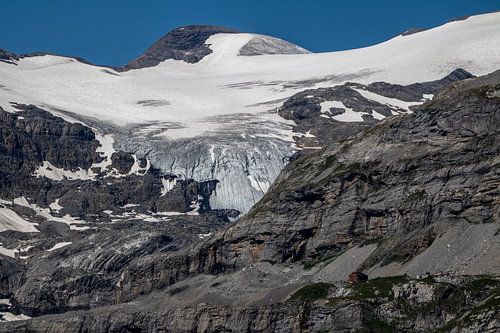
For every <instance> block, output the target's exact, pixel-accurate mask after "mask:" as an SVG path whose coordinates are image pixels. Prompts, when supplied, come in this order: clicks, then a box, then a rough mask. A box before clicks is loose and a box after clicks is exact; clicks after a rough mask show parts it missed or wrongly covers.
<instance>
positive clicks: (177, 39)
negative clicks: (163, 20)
mask: <svg viewBox="0 0 500 333" xmlns="http://www.w3.org/2000/svg"><path fill="white" fill-rule="evenodd" d="M236 32H238V31H237V30H233V29H228V28H224V27H214V26H208V25H190V26H186V27H182V28H177V29H175V30H172V31H171V32H169V33H168V34H167V35H165V36H164V37H162V38H160V39H159V40H158V41H157V42H156V43H154V44H153V45H151V47H150V48H149V49H148V50H147V51H146V52H145V53H144V54H143V55H141V56H140V57H138V58H137V59H135V60H133V61H131V62H130V63H128V64H127V65H125V67H124V70H130V69H138V68H144V67H152V66H156V65H158V64H159V63H160V62H162V61H165V60H167V59H174V60H183V61H185V62H188V63H196V62H198V61H200V60H201V59H203V57H205V56H206V55H208V54H210V53H212V50H210V48H209V47H207V46H206V45H205V41H206V40H207V39H208V37H210V36H212V35H214V34H219V33H236Z"/></svg>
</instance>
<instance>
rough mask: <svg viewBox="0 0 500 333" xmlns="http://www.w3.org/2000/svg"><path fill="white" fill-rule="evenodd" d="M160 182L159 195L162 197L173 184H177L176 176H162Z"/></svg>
mask: <svg viewBox="0 0 500 333" xmlns="http://www.w3.org/2000/svg"><path fill="white" fill-rule="evenodd" d="M161 184H162V188H161V195H160V196H162V197H163V196H164V195H165V194H167V193H168V192H170V191H171V190H172V189H173V188H174V186H175V184H177V178H162V179H161Z"/></svg>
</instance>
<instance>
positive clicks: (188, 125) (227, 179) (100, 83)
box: [0, 13, 500, 211]
mask: <svg viewBox="0 0 500 333" xmlns="http://www.w3.org/2000/svg"><path fill="white" fill-rule="evenodd" d="M269 40H271V39H269ZM269 43H270V42H269V41H266V39H265V36H260V35H254V34H246V33H240V34H216V35H213V36H211V37H210V38H209V39H208V40H207V41H206V44H207V45H209V47H210V48H211V49H212V50H213V53H211V54H210V55H208V56H206V57H205V58H203V59H202V60H201V61H200V62H198V63H195V64H189V63H185V62H183V61H176V60H167V61H164V62H163V63H160V64H159V65H157V66H155V67H150V68H143V69H136V70H130V71H127V72H117V71H115V70H113V69H111V68H105V67H99V66H92V65H88V64H84V63H81V62H78V61H77V60H75V59H72V58H65V57H60V56H52V55H45V56H36V57H27V58H23V59H21V60H19V61H17V62H16V65H12V64H8V63H3V62H0V106H1V107H3V108H4V109H5V110H7V111H12V112H15V111H16V109H15V108H14V107H13V106H12V105H11V102H14V103H22V104H35V105H38V106H40V107H42V108H44V109H47V110H48V111H51V112H52V113H54V114H56V115H59V116H62V117H63V118H65V119H66V120H69V121H73V122H74V121H78V122H83V123H86V124H91V125H92V127H95V128H97V129H100V130H103V129H106V133H103V134H108V135H109V134H111V135H113V138H114V140H115V142H114V145H115V147H114V148H117V149H120V148H121V149H127V151H134V152H136V153H137V155H138V156H139V157H143V156H144V154H146V152H147V153H148V154H150V155H148V159H149V160H150V161H151V163H152V166H154V167H157V168H160V169H161V170H162V171H163V172H164V173H165V174H173V175H177V176H179V177H192V178H194V179H196V180H206V179H218V180H220V184H219V187H218V189H217V196H216V197H214V198H213V200H212V201H211V204H212V205H213V206H214V208H236V209H239V210H241V211H246V210H247V209H248V208H249V207H250V206H251V205H252V204H253V203H255V201H257V200H258V199H259V198H260V197H261V196H262V194H263V193H264V192H265V191H266V190H267V188H268V187H269V184H271V183H272V182H273V180H274V178H275V177H276V176H277V174H278V173H279V171H280V170H281V168H282V167H283V163H284V162H283V160H284V158H286V156H289V155H291V154H292V153H293V151H294V150H295V149H296V147H294V146H293V140H292V135H293V133H292V125H293V122H290V121H287V120H284V119H282V118H281V117H279V116H278V115H277V113H276V112H275V111H273V110H275V109H276V108H277V107H279V106H280V105H281V104H282V102H283V100H284V99H286V98H287V97H290V96H291V95H293V94H295V93H297V92H299V91H301V90H304V89H308V88H319V87H328V86H333V85H337V84H342V83H345V82H347V81H356V82H359V83H365V84H367V83H371V82H375V81H385V82H390V83H398V84H409V83H414V82H423V81H430V80H436V79H440V78H442V77H444V76H445V75H447V74H449V73H450V72H451V71H453V70H455V69H457V68H463V69H465V70H467V71H469V72H471V73H472V74H475V75H483V74H487V73H490V72H492V71H494V70H497V69H499V68H500V13H492V14H486V15H479V16H473V17H470V18H468V19H466V20H463V21H454V22H450V23H447V24H445V25H443V26H440V27H437V28H434V29H431V30H426V31H423V32H419V33H416V34H412V35H408V36H398V37H395V38H393V39H391V40H388V41H386V42H384V43H381V44H378V45H374V46H371V47H367V48H362V49H355V50H349V51H341V52H330V53H319V54H314V53H307V51H306V50H304V49H301V48H299V47H297V46H290V45H291V44H287V45H286V47H285V46H283V47H284V48H286V50H288V51H286V52H285V49H284V51H283V53H292V51H293V50H294V47H295V48H296V49H295V51H293V52H294V53H299V54H269V55H242V54H246V53H248V54H251V52H250V51H251V50H250V51H248V48H249V46H247V49H246V51H245V49H243V48H244V47H245V46H246V45H252V47H254V48H265V47H266V45H268V46H269V45H270V44H269ZM272 43H277V44H275V45H274V44H273V45H274V46H273V47H276V45H278V46H279V45H281V44H280V42H279V40H274V41H273V42H272ZM269 47H271V46H269ZM242 50H243V51H242ZM273 52H274V51H273ZM359 92H360V93H361V94H362V95H364V96H365V97H367V98H370V99H373V100H375V101H379V102H383V103H388V104H391V105H395V106H401V107H404V108H405V109H407V107H408V103H404V102H401V101H398V100H394V99H389V98H385V97H382V96H378V95H375V94H372V93H369V92H365V91H361V90H360V91H359ZM325 116H328V113H326V114H325ZM379 116H381V117H383V116H382V115H379ZM381 117H379V118H380V119H381ZM333 118H334V119H336V120H339V121H347V122H350V121H362V118H361V114H359V113H356V112H352V111H351V112H350V110H347V109H346V111H345V113H344V114H341V115H337V116H335V117H333ZM131 132H133V133H134V135H130V133H131ZM108 137H109V136H107V137H106V138H108ZM236 138H237V139H236ZM187 141H189V142H191V144H190V145H189V146H186V145H185V142H187ZM109 142H111V147H109V145H108V146H106V151H103V153H104V154H107V153H108V152H112V151H113V149H114V148H113V141H112V139H109V140H107V141H106V143H109ZM176 142H177V144H176ZM102 144H103V147H104V146H105V145H104V142H102ZM151 146H152V147H153V148H154V149H153V150H151ZM277 147H279V148H277ZM174 157H175V158H174ZM248 161H250V164H249V163H248ZM248 165H250V167H247V166H248ZM49 169H52V170H53V171H50V170H49ZM51 172H52V173H51ZM82 172H86V171H83V170H82ZM38 175H40V176H43V175H45V176H50V177H52V178H53V179H62V178H63V177H66V178H71V177H73V176H74V177H91V176H92V175H88V174H87V173H85V175H83V174H82V175H72V174H68V173H65V172H64V170H56V169H54V168H53V167H51V166H49V165H43V166H41V169H40V170H39V173H38Z"/></svg>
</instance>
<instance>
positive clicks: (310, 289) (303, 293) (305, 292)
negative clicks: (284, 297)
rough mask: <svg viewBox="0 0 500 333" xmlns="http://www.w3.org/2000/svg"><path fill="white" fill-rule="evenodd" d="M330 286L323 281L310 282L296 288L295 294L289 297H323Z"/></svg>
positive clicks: (297, 298) (302, 298) (311, 299)
mask: <svg viewBox="0 0 500 333" xmlns="http://www.w3.org/2000/svg"><path fill="white" fill-rule="evenodd" d="M331 287H332V285H331V284H328V283H323V282H320V283H314V284H310V285H307V286H305V287H303V288H301V289H299V290H297V291H296V292H295V294H293V295H292V297H290V300H292V301H295V300H303V301H315V300H318V299H325V298H326V297H327V296H328V291H329V290H330V288H331Z"/></svg>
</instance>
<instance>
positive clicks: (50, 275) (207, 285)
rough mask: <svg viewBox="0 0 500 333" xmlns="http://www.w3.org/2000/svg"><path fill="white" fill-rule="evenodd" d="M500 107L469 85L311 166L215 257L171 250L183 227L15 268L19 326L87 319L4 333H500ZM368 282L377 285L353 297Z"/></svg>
mask: <svg viewBox="0 0 500 333" xmlns="http://www.w3.org/2000/svg"><path fill="white" fill-rule="evenodd" d="M499 91H500V72H495V73H492V74H490V75H488V76H484V77H479V78H475V79H467V80H464V81H461V82H457V83H454V84H452V85H451V86H449V87H448V88H446V89H444V90H443V91H441V92H438V93H437V94H436V95H435V96H434V98H433V99H432V100H431V101H427V102H425V103H424V104H423V105H422V106H418V107H414V108H412V110H413V113H411V114H405V115H400V116H395V117H391V118H388V119H385V120H383V121H382V122H380V123H379V124H376V125H374V126H373V127H372V128H370V129H368V130H365V131H363V132H361V133H360V134H358V135H356V136H355V137H352V138H350V139H348V140H346V141H345V142H344V143H342V144H336V145H332V146H331V147H328V146H327V147H325V148H324V149H322V150H320V151H318V152H315V153H312V154H298V155H297V156H295V158H294V159H293V161H292V162H291V163H290V164H289V165H288V166H287V167H286V168H285V169H284V170H283V172H282V173H281V175H280V176H279V178H278V179H277V181H276V182H275V183H274V184H273V185H272V186H271V188H270V190H269V192H268V193H267V194H266V196H265V197H264V198H263V199H262V200H261V201H260V202H259V203H258V204H257V205H256V206H255V207H254V208H252V210H250V212H249V213H248V214H247V215H245V216H244V217H243V218H241V219H240V220H238V221H237V222H236V223H235V224H233V225H231V226H229V227H226V228H224V229H223V230H222V231H220V232H217V233H215V234H213V235H209V234H207V235H204V234H203V235H202V237H199V238H198V239H200V241H197V242H194V243H193V241H194V238H189V236H187V238H181V239H185V240H186V241H184V242H183V243H179V240H178V239H176V238H175V237H172V236H170V237H169V235H176V234H177V233H179V234H181V232H182V231H181V230H182V229H183V228H185V227H186V224H185V223H183V220H182V219H176V220H174V223H173V224H174V225H176V226H178V227H179V231H176V230H177V229H175V228H171V227H168V228H166V227H165V228H166V229H163V228H159V229H158V228H156V227H154V228H153V229H150V228H149V227H147V226H146V225H145V224H141V223H139V224H137V225H136V227H135V228H137V233H135V231H134V232H130V233H129V229H128V228H129V227H130V226H127V227H126V229H123V230H127V234H128V235H124V234H122V235H120V236H118V237H116V236H115V234H116V230H117V229H116V228H117V227H118V226H119V224H118V225H116V226H115V227H113V228H114V230H115V231H114V232H111V231H109V232H101V233H99V234H92V235H89V236H86V237H85V238H84V239H81V240H76V239H74V241H73V244H71V245H68V246H65V247H64V248H63V249H60V250H56V251H55V252H53V253H52V252H49V253H48V254H47V253H40V254H37V255H35V256H34V257H33V259H31V260H30V262H29V263H30V264H29V265H28V266H27V268H23V266H22V265H18V264H14V265H12V264H9V263H6V264H4V265H3V267H5V268H4V269H8V270H9V271H12V272H16V273H15V274H14V273H13V274H12V276H14V277H16V276H17V277H18V278H14V279H10V280H9V279H6V280H5V279H4V280H2V281H5V282H3V285H2V288H3V289H4V290H5V294H4V295H5V296H7V297H9V298H10V299H11V300H12V301H11V302H12V304H13V310H12V311H21V312H23V313H25V314H28V315H32V316H38V315H42V314H47V313H54V312H56V313H57V312H66V311H68V310H78V309H81V311H77V312H68V313H65V314H63V315H54V316H42V317H40V318H37V319H32V320H30V321H24V322H19V323H10V324H4V325H3V326H0V329H2V330H5V331H19V332H24V331H54V332H60V331H64V330H68V329H71V330H74V331H109V332H119V331H151V332H154V331H162V330H163V331H189V332H191V331H199V332H215V331H228V330H237V331H297V332H301V331H306V332H320V331H324V330H327V331H332V332H345V331H350V330H355V331H356V330H357V331H367V332H380V331H388V332H390V331H403V332H431V331H434V330H436V329H439V330H441V331H452V332H494V331H496V330H498V329H499V325H500V324H499V322H498V319H497V318H498V311H499V307H498V297H499V295H498V288H499V284H498V280H497V278H495V275H496V274H498V273H499V272H500V263H498V260H497V259H498V258H497V254H498V253H499V251H500V233H499V230H500V224H499V221H500V201H499V200H498V198H499V197H500V195H499V186H498V185H499V183H500V173H499V172H498V170H499V169H500V168H499V167H498V166H499V163H500V160H499V156H500V151H499V147H500V136H499V134H500V133H499V131H498V129H499V128H500V126H499V124H500V93H499ZM120 160H123V161H127V158H125V157H123V158H121V159H120ZM123 163H125V162H123ZM188 219H189V217H188ZM221 223H222V224H223V223H224V222H223V220H222V221H221ZM190 225H191V224H190ZM191 226H192V227H194V226H193V225H191ZM131 230H135V229H131ZM190 232H191V233H192V231H190ZM463 233H465V235H464V234H463ZM188 234H189V233H188ZM191 235H192V234H191ZM443 246H444V249H443ZM96 247H97V250H96ZM429 259H432V260H429ZM35 262H36V263H37V264H35ZM355 270H363V271H365V272H368V273H369V276H370V277H371V278H372V279H371V280H370V281H369V282H368V283H366V284H360V285H354V286H346V285H345V284H343V283H342V282H339V281H342V280H345V279H346V276H347V274H348V273H350V272H351V271H355ZM404 274H406V275H404ZM464 275H475V277H464ZM376 276H383V277H381V278H374V277H376ZM388 276H392V277H388ZM395 276H399V277H395ZM40 290H46V291H47V292H46V293H41V292H40ZM113 304H114V305H113ZM92 308H96V309H92Z"/></svg>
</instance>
